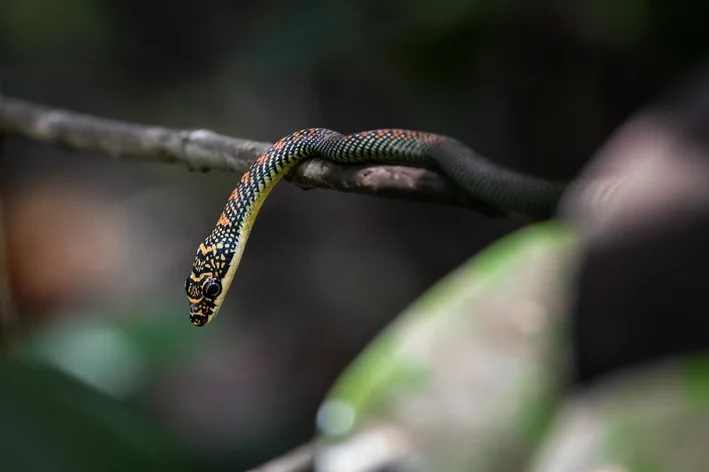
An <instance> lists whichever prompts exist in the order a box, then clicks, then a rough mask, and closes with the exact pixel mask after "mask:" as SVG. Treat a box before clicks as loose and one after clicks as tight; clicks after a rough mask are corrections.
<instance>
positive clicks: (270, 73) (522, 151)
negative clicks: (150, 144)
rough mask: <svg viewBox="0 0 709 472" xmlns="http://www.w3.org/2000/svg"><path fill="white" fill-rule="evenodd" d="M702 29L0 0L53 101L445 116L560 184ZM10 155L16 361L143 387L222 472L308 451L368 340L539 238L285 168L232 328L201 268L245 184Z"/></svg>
mask: <svg viewBox="0 0 709 472" xmlns="http://www.w3.org/2000/svg"><path fill="white" fill-rule="evenodd" d="M706 18H709V4H707V3H706V2H703V1H698V0H697V1H688V2H682V3H676V2H670V1H666V0H665V1H660V0H625V1H611V0H601V1H596V0H583V1H578V2H563V1H557V2H554V1H532V2H520V1H499V0H477V1H464V0H442V1H438V2H430V1H425V0H390V1H376V2H375V1H351V2H333V1H329V0H320V1H301V2H285V1H262V2H256V1H246V2H228V1H204V2H199V3H191V2H180V1H169V2H168V1H163V0H161V1H154V2H138V1H136V0H127V1H126V0H121V1H117V0H116V1H109V0H77V1H73V2H52V1H49V0H0V83H1V85H2V90H3V92H4V93H6V94H8V95H11V96H16V97H18V98H25V99H28V100H32V101H36V102H40V103H44V104H46V105H51V106H57V107H64V108H69V109H73V110H77V111H82V112H87V113H92V114H96V115H101V116H106V117H110V118H115V119H121V120H126V121H135V122H140V123H146V124H159V125H164V126H172V127H184V128H210V129H214V130H215V131H218V132H221V133H224V134H229V135H233V136H237V137H242V138H247V139H254V140H261V141H275V140H277V139H279V138H280V137H282V136H285V135H287V134H289V133H291V132H293V131H295V130H297V129H301V128H306V127H312V126H322V127H328V128H332V129H336V130H338V131H341V132H354V131H362V130H366V129H373V128H378V127H402V128H413V129H421V130H427V131H432V132H438V133H442V134H447V135H450V136H454V137H456V138H458V139H461V140H462V141H464V142H466V143H467V144H469V145H470V146H471V147H473V148H474V149H476V150H477V151H478V152H480V153H482V154H484V155H486V156H488V157H490V158H492V159H494V160H495V161H497V162H499V163H502V164H504V165H506V166H509V167H513V168H516V169H519V170H522V171H525V172H529V173H533V174H537V175H541V176H545V177H550V178H555V179H564V178H571V177H573V176H575V175H576V174H577V173H578V172H579V171H580V169H581V168H582V166H583V164H584V163H585V162H587V161H588V159H589V158H590V157H591V156H592V155H593V153H594V152H595V151H596V150H597V148H598V147H599V146H600V145H601V144H602V143H603V141H604V140H605V139H606V138H607V137H608V136H609V135H610V133H611V132H612V131H613V130H614V129H615V128H616V126H618V125H619V124H620V123H621V122H622V121H623V120H624V119H625V118H627V117H628V116H629V115H630V114H632V113H633V112H635V111H637V110H638V108H639V107H641V106H643V105H645V104H646V103H647V102H648V101H649V100H652V99H653V98H655V97H656V96H657V94H659V93H662V92H664V91H666V89H667V87H669V86H670V85H672V84H674V83H675V81H676V80H677V79H678V78H680V77H681V76H682V75H684V74H685V73H686V72H687V71H688V70H690V69H691V68H693V67H694V66H696V64H697V63H698V61H701V60H702V59H703V58H704V55H705V53H706V49H707V41H706V39H707V35H706V33H705V31H706ZM5 144H6V145H5V147H4V149H3V152H2V154H1V155H0V179H1V180H0V184H1V185H2V187H1V190H2V195H3V197H4V201H5V212H6V221H7V228H8V234H7V239H8V245H9V251H8V252H9V253H8V271H9V274H10V276H11V289H12V295H13V298H14V302H15V304H16V307H17V310H18V313H19V315H20V317H21V320H22V326H23V328H22V329H21V331H20V333H19V334H18V335H17V336H18V339H17V342H18V343H19V346H20V350H24V351H27V352H30V353H31V355H33V356H35V357H39V358H41V359H43V360H44V361H45V362H47V363H50V364H51V365H54V366H57V367H59V368H60V369H61V370H63V371H64V372H68V373H69V374H71V376H73V377H76V378H78V379H80V380H81V381H82V382H86V383H88V384H90V385H92V386H94V387H96V388H97V389H99V390H100V391H102V392H104V393H107V394H108V395H110V396H112V397H114V398H116V399H118V400H120V401H121V402H128V403H129V404H131V407H133V408H135V409H136V411H138V412H139V413H140V414H141V415H144V416H145V417H147V418H149V420H150V421H152V422H154V423H156V424H158V425H161V427H163V428H165V429H166V430H168V431H170V434H172V435H173V436H174V437H175V438H176V439H175V440H176V441H177V443H178V444H180V445H181V446H183V447H184V450H185V451H188V453H189V454H190V455H191V456H192V457H196V458H197V459H196V460H198V461H199V463H200V464H201V465H202V466H203V467H212V468H214V469H215V470H216V469H220V468H224V469H229V470H232V469H231V468H236V469H239V468H243V467H247V466H251V465H255V464H256V463H259V462H261V461H263V460H265V459H267V458H269V457H272V456H274V455H277V454H279V453H281V452H283V451H285V450H287V449H289V448H290V447H292V446H295V445H296V444H298V443H301V442H303V441H305V440H307V439H308V438H309V437H310V435H311V434H312V431H313V418H314V415H315V412H316V409H317V406H318V404H319V402H320V400H321V399H322V397H323V395H324V394H325V393H326V392H327V389H328V388H329V386H330V385H331V384H332V382H333V381H334V379H335V378H336V376H337V375H338V373H339V372H340V371H341V370H342V369H343V368H344V367H345V366H346V365H347V363H348V362H349V361H350V360H351V359H352V358H353V357H354V356H356V355H357V353H358V352H360V350H361V349H362V348H363V347H364V345H365V344H366V343H367V342H368V341H369V340H370V339H372V337H373V336H374V335H376V333H377V332H378V331H379V330H380V329H381V328H382V327H383V326H384V325H385V324H386V323H387V322H388V321H389V320H391V319H393V317H394V316H396V314H397V313H398V312H399V311H401V310H402V309H403V308H404V307H405V306H406V305H407V304H408V303H410V302H411V301H413V300H414V299H415V298H416V297H417V296H418V295H420V294H421V293H422V292H423V291H424V290H426V288H428V287H430V286H431V285H432V284H433V283H435V282H436V281H437V280H439V279H440V278H441V277H442V276H444V275H445V274H446V273H448V272H449V271H451V270H452V269H454V268H455V267H457V266H458V265H459V264H461V263H462V262H463V261H465V260H466V259H468V258H469V257H471V256H472V255H473V254H475V253H476V252H477V251H479V250H480V249H482V248H483V247H485V246H486V245H487V244H489V243H490V242H492V241H494V240H495V239H497V238H499V237H500V236H502V235H504V234H506V233H508V232H509V231H511V230H514V229H515V228H517V227H519V224H518V223H515V222H513V221H508V220H502V219H488V218H486V217H483V216H480V215H476V214H474V213H471V212H470V211H465V210H459V209H451V208H445V207H441V206H436V205H426V204H417V203H410V202H400V201H390V200H383V199H374V198H367V197H359V196H353V195H343V194H338V193H334V192H327V191H324V190H314V191H308V192H305V191H302V190H300V189H298V188H296V187H294V186H291V185H289V184H286V183H284V184H282V185H280V186H279V187H278V188H277V189H276V190H275V191H274V192H273V194H272V196H271V197H270V198H269V200H268V201H267V203H266V204H265V205H264V208H263V210H262V212H261V214H260V217H259V220H258V223H257V225H256V227H255V231H254V233H253V235H252V237H251V239H250V241H249V246H248V250H247V251H246V255H245V258H244V260H243V263H242V265H241V267H240V269H239V272H238V274H237V277H236V279H235V284H234V286H233V288H232V290H231V292H230V296H229V297H228V299H227V304H226V306H225V308H224V309H223V310H222V312H221V314H220V316H219V318H218V319H217V322H215V323H214V324H212V325H210V326H209V327H207V328H206V329H202V330H196V329H195V328H193V327H192V326H191V325H189V322H188V318H187V302H186V299H185V296H184V292H183V285H184V278H185V277H186V275H187V274H188V272H189V269H190V265H191V263H192V259H193V256H194V251H195V250H196V247H197V246H198V244H199V242H200V240H201V239H202V238H203V237H204V236H206V234H207V233H208V232H209V231H210V229H211V227H212V225H213V224H214V223H215V222H216V220H217V218H218V216H219V213H220V212H221V209H222V206H223V203H224V201H225V199H226V198H227V197H228V195H229V194H230V193H231V190H232V188H233V186H234V184H235V183H236V181H237V179H238V176H237V175H235V174H229V173H206V174H202V173H191V172H189V171H188V170H186V169H185V168H183V167H180V166H168V165H160V164H149V165H148V164H140V163H135V162H130V163H124V162H115V161H112V160H110V159H109V158H107V157H106V156H102V155H91V154H78V153H70V152H67V151H63V150H59V149H55V148H52V147H49V146H46V145H42V144H38V143H32V142H28V141H25V140H21V139H18V138H11V139H8V140H7V142H6V143H5ZM604 362H605V361H604ZM611 364H612V362H611ZM604 365H606V364H604ZM57 427H58V428H59V427H61V425H57Z"/></svg>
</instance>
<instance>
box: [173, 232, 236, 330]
mask: <svg viewBox="0 0 709 472" xmlns="http://www.w3.org/2000/svg"><path fill="white" fill-rule="evenodd" d="M218 227H221V226H218ZM215 233H216V231H213V232H212V234H210V235H209V237H208V238H207V239H206V240H205V241H204V242H203V243H202V244H200V246H199V249H197V255H196V256H195V260H194V264H193V265H192V272H191V273H190V275H189V276H188V277H187V279H186V280H185V291H186V292H187V299H188V300H189V302H190V321H191V322H192V324H193V325H195V326H204V325H206V324H207V323H209V322H210V321H212V319H214V317H215V316H216V315H217V312H218V311H219V307H220V306H221V303H222V301H223V300H224V296H225V295H226V292H227V290H228V288H229V283H230V281H231V278H230V277H229V275H231V276H232V277H233V273H232V274H229V268H230V262H231V261H232V260H233V258H234V249H233V247H231V246H233V245H232V244H229V245H228V246H227V245H226V244H225V242H224V241H228V240H229V239H230V238H229V237H228V236H226V235H224V234H215ZM220 236H221V237H220ZM225 285H226V286H225Z"/></svg>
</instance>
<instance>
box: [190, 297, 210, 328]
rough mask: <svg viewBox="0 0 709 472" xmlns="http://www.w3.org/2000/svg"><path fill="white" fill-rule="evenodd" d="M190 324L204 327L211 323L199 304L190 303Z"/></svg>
mask: <svg viewBox="0 0 709 472" xmlns="http://www.w3.org/2000/svg"><path fill="white" fill-rule="evenodd" d="M190 322H191V323H192V324H193V325H195V326H204V325H206V324H207V323H208V322H209V317H208V316H207V315H205V314H203V313H202V307H201V305H200V304H199V303H190Z"/></svg>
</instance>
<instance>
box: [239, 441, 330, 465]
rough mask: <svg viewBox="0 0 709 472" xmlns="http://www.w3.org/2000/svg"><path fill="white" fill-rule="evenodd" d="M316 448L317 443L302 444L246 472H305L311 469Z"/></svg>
mask: <svg viewBox="0 0 709 472" xmlns="http://www.w3.org/2000/svg"><path fill="white" fill-rule="evenodd" d="M317 448H318V443H317V441H312V442H309V443H307V444H303V445H302V446H299V447H297V448H295V449H293V450H292V451H289V452H287V453H286V454H284V455H282V456H281V457H278V458H276V459H273V460H270V461H268V462H266V463H265V464H263V465H261V466H259V467H257V468H255V469H251V470H249V471H248V472H307V471H310V470H312V469H313V466H314V462H315V453H316V451H317Z"/></svg>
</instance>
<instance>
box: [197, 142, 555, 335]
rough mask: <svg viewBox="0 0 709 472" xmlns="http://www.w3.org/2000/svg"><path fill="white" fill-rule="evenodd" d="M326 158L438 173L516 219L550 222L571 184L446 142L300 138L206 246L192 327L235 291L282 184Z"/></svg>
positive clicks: (235, 196) (250, 182) (265, 162)
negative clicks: (294, 171)
mask: <svg viewBox="0 0 709 472" xmlns="http://www.w3.org/2000/svg"><path fill="white" fill-rule="evenodd" d="M312 156H319V157H323V158H325V159H328V160H331V161H334V162H339V163H380V164H392V163H396V164H403V165H412V166H418V167H436V168H438V169H440V170H441V171H442V172H443V173H444V174H446V175H447V176H448V177H450V178H451V179H452V180H453V181H454V182H456V183H457V184H458V185H460V186H461V187H462V188H463V189H464V190H466V191H467V192H469V193H470V194H472V195H473V196H475V197H478V198H480V199H481V200H483V201H485V202H487V203H489V204H491V205H493V206H495V207H497V208H500V209H502V210H506V211H508V212H510V213H518V214H522V215H527V216H529V217H532V218H535V219H545V218H548V217H551V216H552V215H553V214H554V211H555V209H556V206H557V203H558V202H559V199H560V198H561V193H562V191H563V189H564V185H563V184H560V183H555V182H549V181H546V180H542V179H538V178H535V177H532V176H527V175H524V174H520V173H517V172H514V171H511V170H508V169H504V168H502V167H500V166H498V165H495V164H494V163H492V162H490V161H488V160H487V159H485V158H483V157H481V156H479V155H477V154H475V153H474V152H473V151H472V150H471V149H469V148H468V147H466V146H465V145H464V144H462V143H460V142H459V141H457V140H455V139H453V138H449V137H446V136H442V135H437V134H432V133H424V132H419V131H410V130H403V129H380V130H373V131H365V132H361V133H356V134H350V135H342V134H340V133H337V132H335V131H332V130H328V129H324V128H311V129H305V130H301V131H298V132H295V133H293V134H291V135H289V136H286V137H285V138H283V139H281V140H280V141H278V142H277V143H275V144H274V145H273V146H271V147H270V148H269V149H268V150H267V151H266V152H265V153H264V154H262V155H261V156H260V157H259V158H258V159H257V160H256V162H254V163H253V165H252V166H251V167H250V168H249V169H248V171H246V173H245V174H244V175H243V176H242V177H241V180H240V181H239V183H238V185H237V186H236V188H235V189H234V191H233V192H232V194H231V196H230V197H229V199H228V201H227V203H226V206H225V207H224V211H223V212H222V214H221V216H220V217H219V220H218V221H217V224H216V226H215V228H214V229H213V230H212V232H211V233H210V234H209V236H207V238H206V239H205V240H204V241H203V242H202V243H201V244H200V246H199V248H198V250H197V255H196V257H195V260H194V264H193V267H192V272H191V274H190V275H189V277H187V280H186V282H185V290H186V292H187V296H188V299H189V302H190V321H191V322H192V324H194V325H195V326H203V325H206V324H207V323H209V322H210V321H212V319H213V318H214V317H215V316H216V314H217V312H218V311H219V308H220V307H221V305H222V303H223V301H224V298H225V297H226V294H227V292H228V290H229V287H230V286H231V282H232V280H233V278H234V274H235V272H236V269H237V267H238V265H239V262H240V260H241V256H242V254H243V252H244V247H245V245H246V241H247V239H248V237H249V234H250V232H251V228H252V226H253V224H254V220H255V218H256V215H257V214H258V212H259V210H260V208H261V205H262V204H263V202H264V200H265V199H266V197H267V196H268V194H269V193H270V192H271V190H272V189H273V188H274V186H275V185H276V183H277V182H278V181H279V180H280V179H281V178H282V177H283V176H284V175H285V174H286V173H287V172H288V171H289V170H290V169H291V168H292V167H293V166H294V165H295V164H297V163H298V162H300V161H301V160H303V159H306V158H308V157H312Z"/></svg>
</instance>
